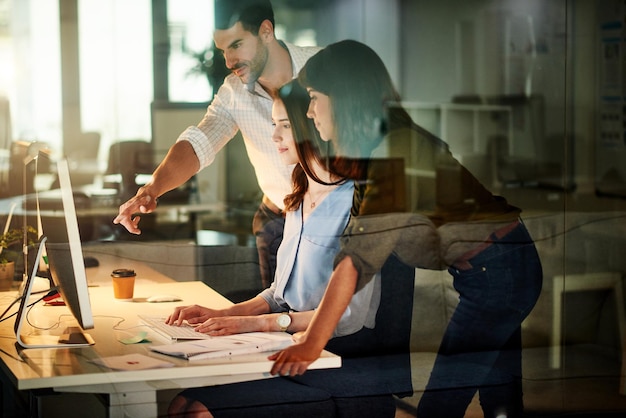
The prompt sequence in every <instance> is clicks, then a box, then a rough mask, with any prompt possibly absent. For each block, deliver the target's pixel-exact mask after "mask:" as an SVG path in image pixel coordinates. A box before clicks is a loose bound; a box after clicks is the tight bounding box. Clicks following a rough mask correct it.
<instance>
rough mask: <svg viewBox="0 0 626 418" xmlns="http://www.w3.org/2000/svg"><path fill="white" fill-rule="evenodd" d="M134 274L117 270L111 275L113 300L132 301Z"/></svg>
mask: <svg viewBox="0 0 626 418" xmlns="http://www.w3.org/2000/svg"><path fill="white" fill-rule="evenodd" d="M136 276H137V275H136V274H135V271H134V270H131V269H117V270H113V273H111V278H112V279H113V295H114V296H115V299H118V300H125V301H130V300H133V292H134V290H135V277H136Z"/></svg>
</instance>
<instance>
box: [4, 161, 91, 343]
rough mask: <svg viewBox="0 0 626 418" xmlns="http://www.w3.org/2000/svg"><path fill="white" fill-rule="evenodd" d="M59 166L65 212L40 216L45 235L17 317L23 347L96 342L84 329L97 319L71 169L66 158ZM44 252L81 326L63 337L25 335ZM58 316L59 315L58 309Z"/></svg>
mask: <svg viewBox="0 0 626 418" xmlns="http://www.w3.org/2000/svg"><path fill="white" fill-rule="evenodd" d="M56 165H57V173H58V176H59V184H60V186H61V198H62V202H63V214H64V215H63V216H58V217H44V218H42V219H41V221H42V227H43V235H42V237H41V239H40V241H39V246H38V250H37V256H36V258H35V259H34V262H33V268H32V272H31V274H30V275H29V276H28V278H27V282H26V285H25V287H24V294H23V297H22V301H21V303H20V307H19V310H18V315H17V319H16V320H15V334H16V337H17V341H18V343H19V344H20V345H21V346H22V347H24V348H55V347H77V346H89V345H92V344H94V341H93V339H92V338H91V336H90V335H89V334H87V333H84V332H83V330H85V329H91V328H93V327H94V321H93V315H92V311H91V301H90V299H89V291H88V288H87V275H86V273H85V265H84V261H83V260H84V259H83V252H82V246H81V241H80V234H79V232H78V220H77V217H76V208H75V206H74V198H73V194H72V185H71V182H70V173H69V168H68V164H67V160H65V159H61V160H59V161H58V162H57V163H56ZM44 254H46V255H47V260H48V271H49V273H50V277H51V279H52V282H53V283H54V285H56V286H57V287H58V291H59V292H60V294H61V296H62V297H63V300H64V301H65V304H66V305H67V307H68V308H69V310H70V312H71V313H72V315H73V316H74V318H75V319H76V321H77V322H78V324H79V327H68V328H67V329H66V330H65V333H64V334H62V335H61V336H55V335H41V334H36V335H24V334H23V325H24V322H25V320H26V314H27V310H28V305H29V299H30V296H31V290H32V286H33V283H34V281H35V277H36V276H37V272H38V270H39V260H41V257H42V256H43V255H44ZM55 315H58V312H57V313H55Z"/></svg>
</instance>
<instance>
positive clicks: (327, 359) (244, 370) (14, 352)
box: [0, 269, 341, 418]
mask: <svg viewBox="0 0 626 418" xmlns="http://www.w3.org/2000/svg"><path fill="white" fill-rule="evenodd" d="M95 271H101V270H100V269H95ZM88 274H89V273H88ZM91 276H93V273H92V274H91ZM90 283H91V286H90V287H89V293H90V299H91V303H92V309H93V316H94V322H95V327H94V329H91V330H89V333H90V334H91V335H92V336H93V339H94V340H95V345H93V346H88V347H80V348H45V349H21V348H18V345H17V344H16V340H15V335H14V333H13V321H12V320H8V321H4V322H2V323H0V336H2V338H0V360H2V361H1V362H0V367H1V368H2V372H3V373H4V374H5V376H6V377H7V379H8V380H9V381H11V383H12V384H13V385H14V386H15V388H16V389H18V390H36V389H43V388H46V389H53V390H54V391H55V392H73V393H94V394H106V395H108V405H107V407H108V416H109V417H113V418H115V417H124V416H132V417H155V416H157V391H158V390H165V389H181V390H182V389H183V388H188V387H201V386H210V385H219V384H226V383H234V382H243V381H250V380H256V379H263V378H269V377H271V376H270V375H269V371H270V369H271V366H272V362H271V361H269V360H267V356H268V353H258V354H246V355H241V356H233V357H226V358H218V359H210V360H203V361H197V362H189V361H187V360H184V359H178V358H175V357H171V356H165V355H162V354H158V353H154V352H152V351H151V350H150V349H149V346H150V345H152V344H166V343H168V341H166V340H165V339H164V338H163V337H161V336H160V335H159V334H157V333H156V332H153V331H152V330H151V329H150V328H148V327H147V326H144V325H142V324H141V323H140V321H139V318H138V314H144V315H169V314H170V313H171V312H172V311H173V310H174V307H176V306H179V305H191V304H201V305H203V306H211V307H214V308H223V307H227V306H229V305H231V304H232V302H230V301H229V300H228V299H226V298H224V297H223V296H221V295H220V294H218V293H217V292H215V291H214V290H212V289H211V288H210V287H208V286H207V285H205V284H204V283H202V282H173V281H169V282H168V281H165V280H163V279H162V278H161V277H159V278H157V280H156V281H150V280H145V279H140V280H138V281H137V283H136V285H135V294H134V299H133V301H132V302H123V301H118V300H116V299H115V298H114V297H113V289H112V286H111V284H110V279H109V278H108V277H107V278H105V277H96V278H94V277H90ZM155 294H175V295H177V296H179V297H180V298H181V299H182V301H180V302H167V303H149V302H146V299H147V298H148V297H149V296H151V295H155ZM16 295H17V294H16V292H15V291H12V292H2V293H0V305H5V306H6V305H8V304H9V303H10V300H11V298H12V297H15V296H16ZM68 312H69V311H68V310H67V308H66V307H65V306H44V305H42V304H41V303H39V304H37V305H35V306H33V308H32V310H31V311H30V312H29V313H28V320H29V323H31V324H33V325H35V326H37V327H38V328H39V331H38V332H51V333H53V332H55V331H56V332H58V333H61V332H62V330H63V329H64V328H65V327H67V326H71V325H72V324H69V323H68V324H66V323H64V322H70V321H75V320H74V319H73V318H72V317H71V315H68ZM46 321H47V322H48V323H46ZM50 321H53V322H55V323H56V324H50V323H49V322H50ZM52 325H59V326H58V327H56V328H55V329H53V330H50V331H42V330H41V329H43V328H46V327H50V326H52ZM141 332H147V337H146V338H147V339H149V340H150V341H151V343H139V344H128V345H127V344H123V343H122V342H120V341H119V340H121V339H124V338H128V337H132V336H136V335H137V334H139V333H141ZM131 353H138V354H142V355H146V356H149V357H154V358H157V359H159V360H163V361H169V362H171V363H173V366H172V367H167V368H157V369H148V370H140V371H115V370H111V369H108V368H106V367H103V366H98V365H96V364H94V363H93V362H92V360H95V359H100V358H106V357H112V356H120V355H125V354H131ZM340 366H341V358H340V357H338V356H336V355H334V354H332V353H329V352H324V353H323V354H322V356H321V357H320V358H319V359H318V360H317V361H316V362H314V363H313V364H312V365H311V366H310V368H313V369H315V368H335V367H340Z"/></svg>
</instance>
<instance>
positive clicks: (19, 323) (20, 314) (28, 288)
mask: <svg viewBox="0 0 626 418" xmlns="http://www.w3.org/2000/svg"><path fill="white" fill-rule="evenodd" d="M45 242H46V237H45V236H42V237H41V239H40V240H39V248H38V249H37V257H36V258H35V262H34V265H33V271H32V273H31V274H30V276H28V278H27V279H26V285H25V286H24V293H23V294H22V300H21V301H20V307H19V309H18V311H17V318H16V319H15V326H14V330H15V337H16V338H17V343H18V344H19V345H20V346H22V347H23V348H63V347H65V348H67V347H88V346H90V345H93V344H95V341H94V340H93V338H91V336H90V335H89V334H87V333H85V332H83V330H82V329H81V328H80V327H69V328H68V329H66V330H65V333H64V334H63V335H61V336H56V335H23V334H22V327H23V325H24V322H25V321H26V315H27V310H28V308H29V306H28V301H29V299H30V295H31V292H32V287H33V283H34V282H35V277H36V276H37V270H38V267H39V260H41V257H42V255H43V249H44V247H45V246H44V244H45Z"/></svg>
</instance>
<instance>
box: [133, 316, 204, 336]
mask: <svg viewBox="0 0 626 418" xmlns="http://www.w3.org/2000/svg"><path fill="white" fill-rule="evenodd" d="M138 316H139V319H140V320H141V322H143V323H144V324H146V325H147V326H149V327H150V328H152V329H153V330H154V331H156V332H158V333H159V334H161V335H163V336H164V337H166V338H169V339H170V340H172V341H178V340H201V339H204V338H210V337H209V336H208V335H206V334H202V333H201V332H196V331H194V327H193V326H191V325H189V324H183V325H181V326H179V327H177V326H175V325H168V324H166V323H165V319H166V318H165V317H157V316H144V315H138Z"/></svg>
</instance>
